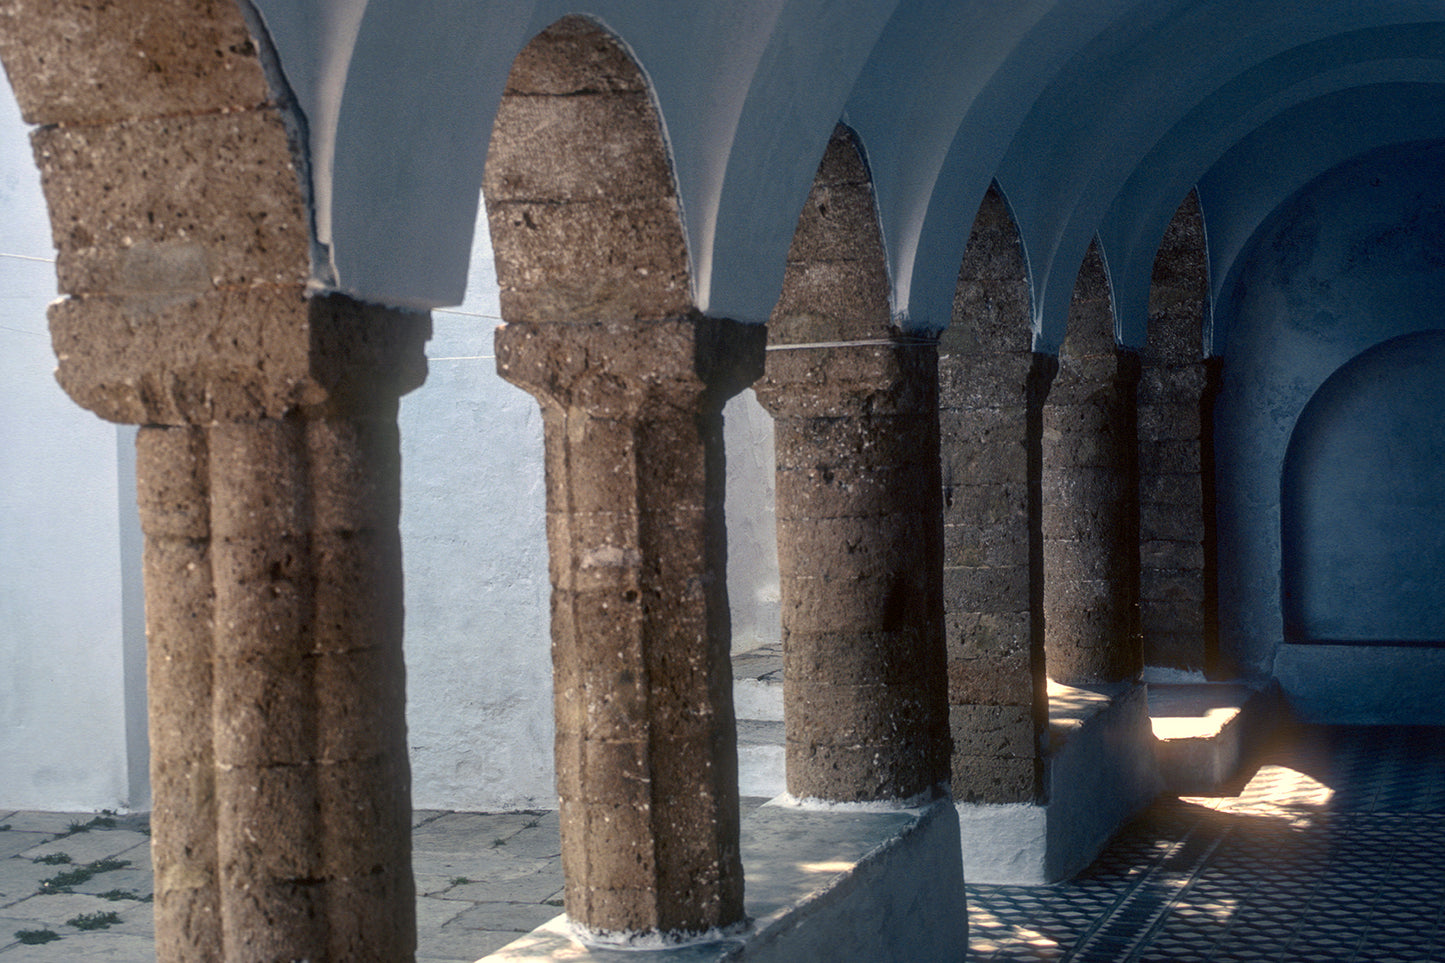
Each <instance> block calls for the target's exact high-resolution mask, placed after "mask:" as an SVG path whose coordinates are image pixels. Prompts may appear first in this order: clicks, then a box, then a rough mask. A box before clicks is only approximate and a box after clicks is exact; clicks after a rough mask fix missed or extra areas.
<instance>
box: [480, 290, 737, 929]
mask: <svg viewBox="0 0 1445 963" xmlns="http://www.w3.org/2000/svg"><path fill="white" fill-rule="evenodd" d="M762 335H763V330H762V329H761V328H751V329H749V328H746V327H745V326H741V325H734V324H732V323H730V322H719V321H713V320H711V319H707V318H689V319H681V320H670V321H655V322H615V323H607V324H592V325H589V324H550V325H549V324H526V323H518V324H509V325H506V326H504V327H502V328H499V329H498V331H497V367H498V370H499V371H500V372H501V374H502V376H503V377H505V378H507V379H508V380H510V381H512V382H513V383H514V384H517V385H518V386H520V387H522V388H525V389H526V390H527V391H529V392H531V393H532V394H533V395H534V396H536V397H537V399H538V400H539V402H540V403H541V406H542V413H543V421H544V426H545V441H546V446H547V539H548V544H549V549H550V555H551V579H552V658H553V667H554V671H555V700H556V719H557V736H556V764H557V788H558V794H559V796H560V797H561V826H562V854H563V870H564V872H565V874H566V881H567V890H566V903H567V912H568V915H569V916H571V917H572V918H573V920H574V921H576V922H578V923H580V924H582V925H583V926H584V927H587V928H588V929H591V930H593V931H601V932H611V933H637V932H648V931H661V932H664V933H665V932H671V931H689V932H698V931H702V930H706V929H708V928H710V927H715V926H727V925H729V924H732V923H736V922H738V921H740V920H741V919H742V915H743V907H742V865H741V862H740V858H739V851H738V800H737V743H736V733H735V728H734V721H733V708H732V687H731V680H732V674H731V669H730V665H729V650H730V638H729V623H728V615H727V587H726V580H725V578H724V569H725V564H726V542H725V538H726V533H725V529H724V527H723V517H722V510H723V454H722V416H721V411H722V405H723V402H724V401H725V400H726V398H727V397H728V396H729V395H730V394H732V393H735V392H736V391H738V390H740V388H741V387H742V385H743V384H746V381H747V380H751V378H750V377H749V375H753V374H755V373H756V369H757V368H758V367H760V363H761V353H762V351H761V349H762ZM739 359H740V364H739V366H740V367H741V368H744V369H747V370H746V372H742V373H735V372H734V371H733V370H732V369H731V368H730V367H729V365H731V364H734V363H735V362H738V360H739Z"/></svg>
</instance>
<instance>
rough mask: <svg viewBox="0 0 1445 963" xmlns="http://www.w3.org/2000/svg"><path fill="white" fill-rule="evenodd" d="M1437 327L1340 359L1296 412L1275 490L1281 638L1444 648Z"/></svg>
mask: <svg viewBox="0 0 1445 963" xmlns="http://www.w3.org/2000/svg"><path fill="white" fill-rule="evenodd" d="M1442 365H1445V331H1439V330H1435V331H1421V332H1417V333H1415V334H1408V335H1404V336H1402V337H1398V338H1394V339H1392V340H1390V341H1387V342H1385V343H1384V344H1380V345H1377V346H1376V347H1373V348H1371V349H1369V350H1368V351H1364V352H1362V353H1360V354H1358V355H1356V356H1355V357H1354V358H1352V359H1351V360H1350V361H1348V362H1346V363H1345V364H1344V365H1341V366H1340V367H1339V368H1338V369H1336V371H1335V372H1334V374H1332V375H1330V377H1329V378H1328V379H1326V381H1325V382H1324V384H1322V385H1320V387H1319V389H1318V390H1317V391H1316V392H1315V393H1314V395H1313V397H1311V398H1310V401H1309V403H1308V404H1307V405H1306V406H1305V409H1304V411H1303V412H1301V413H1300V417H1299V421H1298V422H1296V424H1295V429H1294V432H1293V434H1292V435H1291V437H1290V443H1289V449H1288V452H1287V454H1286V456H1285V462H1284V471H1283V479H1282V483H1281V490H1280V516H1281V555H1282V558H1281V561H1282V578H1283V586H1282V588H1283V598H1282V602H1283V605H1284V619H1285V639H1286V641H1288V642H1348V643H1352V644H1361V643H1366V644H1368V643H1393V644H1402V643H1404V644H1411V643H1413V644H1433V645H1442V644H1445V632H1442V628H1441V627H1442V625H1445V461H1442V459H1441V458H1440V453H1441V452H1442V451H1445V417H1442V414H1441V410H1440V400H1441V386H1440V371H1441V368H1442Z"/></svg>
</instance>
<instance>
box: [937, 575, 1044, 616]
mask: <svg viewBox="0 0 1445 963" xmlns="http://www.w3.org/2000/svg"><path fill="white" fill-rule="evenodd" d="M943 598H944V605H945V606H946V607H947V609H948V611H950V612H968V611H975V610H976V609H974V608H973V605H974V604H975V600H976V599H980V598H986V599H990V600H991V601H992V603H993V605H995V606H997V607H998V608H999V609H1001V610H1004V611H1010V612H1014V611H1023V610H1026V609H1027V608H1028V607H1029V570H1028V567H1027V566H1023V565H1018V566H974V567H965V566H958V565H947V566H944V569H943Z"/></svg>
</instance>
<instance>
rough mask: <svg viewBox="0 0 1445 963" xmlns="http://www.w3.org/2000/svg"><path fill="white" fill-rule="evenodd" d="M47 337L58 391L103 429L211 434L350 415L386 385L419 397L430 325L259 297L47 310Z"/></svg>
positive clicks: (263, 290) (285, 297)
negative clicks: (152, 427)
mask: <svg viewBox="0 0 1445 963" xmlns="http://www.w3.org/2000/svg"><path fill="white" fill-rule="evenodd" d="M343 330H346V331H349V332H350V334H349V336H347V335H343V334H342V333H341V332H342V331H343ZM50 333H51V339H52V342H53V343H54V346H55V353H56V356H57V357H58V358H59V360H60V367H59V370H58V372H57V374H56V377H57V379H58V380H59V382H60V384H61V387H63V388H64V389H65V390H66V392H67V393H68V394H69V395H70V396H71V397H72V398H73V399H75V401H76V402H78V403H79V404H81V405H82V406H84V407H86V408H89V409H90V410H91V411H93V412H95V413H96V414H98V415H100V416H101V417H102V418H106V419H107V420H110V421H119V422H130V423H132V424H171V425H180V424H209V423H211V422H219V421H239V420H246V419H253V418H259V417H271V418H277V417H280V416H282V415H284V414H285V413H286V412H288V411H291V410H293V409H296V408H300V407H315V406H321V405H328V404H329V405H331V406H332V407H333V408H345V407H346V406H347V404H348V402H351V403H353V404H354V403H356V402H358V401H360V400H362V399H364V398H366V397H367V396H368V392H369V391H370V389H372V388H374V387H379V384H378V383H387V382H389V383H391V384H392V385H395V386H396V387H397V389H398V393H399V392H400V391H404V390H407V389H409V388H411V387H414V386H415V385H417V384H420V383H421V380H422V378H423V377H424V376H425V371H426V360H425V356H424V354H423V346H424V344H425V340H426V337H427V335H428V334H429V333H430V318H429V317H428V316H427V315H425V314H418V313H414V312H405V311H397V310H392V309H386V308H378V307H373V306H363V305H359V304H357V302H354V301H350V300H349V299H347V298H344V297H342V296H339V295H337V296H332V297H329V298H307V297H306V296H305V293H304V289H303V288H302V287H301V286H300V285H295V286H285V287H268V286H263V287H255V288H228V289H224V290H217V291H211V292H208V293H205V294H202V295H198V296H194V297H186V298H178V299H176V300H174V301H170V302H165V303H159V304H157V303H153V302H149V301H146V300H140V301H136V300H133V299H130V298H123V297H122V298H110V297H104V298H102V297H89V298H69V299H65V300H62V301H56V302H55V303H53V304H52V305H51V306H50ZM389 403H390V404H393V405H394V404H395V401H394V396H393V400H392V401H391V402H389Z"/></svg>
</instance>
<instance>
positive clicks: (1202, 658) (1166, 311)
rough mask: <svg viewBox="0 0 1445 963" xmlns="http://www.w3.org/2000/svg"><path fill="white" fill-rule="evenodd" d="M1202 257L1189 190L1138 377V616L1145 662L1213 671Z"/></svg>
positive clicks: (1214, 601)
mask: <svg viewBox="0 0 1445 963" xmlns="http://www.w3.org/2000/svg"><path fill="white" fill-rule="evenodd" d="M1207 259H1208V251H1207V248H1206V246H1205V241H1204V221H1203V218H1202V215H1201V213H1200V210H1199V198H1198V197H1197V196H1196V195H1195V194H1194V192H1192V191H1191V192H1190V193H1189V196H1188V197H1186V198H1185V199H1184V202H1183V203H1182V204H1180V206H1179V210H1178V211H1176V212H1175V214H1174V219H1173V220H1172V221H1170V223H1169V227H1168V229H1167V230H1166V231H1165V232H1164V239H1163V241H1162V242H1161V243H1160V245H1159V254H1158V256H1157V257H1156V258H1155V260H1154V277H1153V285H1152V286H1151V288H1150V290H1149V337H1148V341H1147V343H1146V345H1145V348H1144V353H1143V357H1142V359H1141V360H1142V367H1143V370H1142V374H1141V376H1140V379H1139V489H1140V492H1139V496H1140V501H1139V556H1140V565H1141V572H1140V600H1139V604H1140V614H1141V617H1142V618H1141V621H1142V626H1143V635H1144V660H1145V664H1147V665H1156V666H1164V667H1167V668H1171V669H1182V670H1186V671H1193V672H1202V671H1209V672H1211V673H1213V672H1215V671H1216V669H1217V667H1216V665H1215V655H1216V651H1217V648H1218V611H1217V607H1218V577H1217V571H1216V568H1215V558H1214V458H1213V443H1212V434H1213V427H1214V426H1213V422H1214V411H1213V406H1214V397H1215V395H1216V394H1217V393H1218V388H1219V373H1220V369H1219V366H1218V364H1217V363H1213V362H1210V361H1208V360H1207V359H1206V358H1205V356H1204V324H1205V319H1206V316H1207V311H1208V297H1209V276H1208V263H1207Z"/></svg>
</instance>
